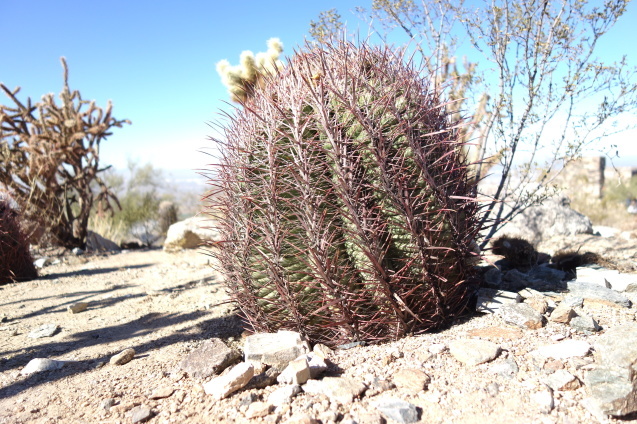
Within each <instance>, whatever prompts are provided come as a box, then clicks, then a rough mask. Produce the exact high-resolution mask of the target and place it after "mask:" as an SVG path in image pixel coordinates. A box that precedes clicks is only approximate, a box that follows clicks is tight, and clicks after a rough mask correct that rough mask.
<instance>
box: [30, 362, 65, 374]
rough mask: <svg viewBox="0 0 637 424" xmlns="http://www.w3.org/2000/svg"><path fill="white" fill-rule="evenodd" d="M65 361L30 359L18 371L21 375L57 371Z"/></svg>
mask: <svg viewBox="0 0 637 424" xmlns="http://www.w3.org/2000/svg"><path fill="white" fill-rule="evenodd" d="M66 363H67V361H56V360H55V359H46V358H35V359H31V360H30V361H29V363H28V364H27V365H26V366H25V367H24V368H23V369H22V371H20V374H22V375H29V374H34V373H36V372H42V371H52V370H59V369H60V368H62V367H63V366H64V365H65V364H66Z"/></svg>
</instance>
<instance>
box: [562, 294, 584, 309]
mask: <svg viewBox="0 0 637 424" xmlns="http://www.w3.org/2000/svg"><path fill="white" fill-rule="evenodd" d="M562 304H564V305H566V306H569V307H571V308H581V307H582V306H584V298H583V297H580V296H574V295H572V294H567V295H566V296H564V300H563V301H562Z"/></svg>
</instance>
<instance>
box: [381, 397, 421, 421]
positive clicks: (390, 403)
mask: <svg viewBox="0 0 637 424" xmlns="http://www.w3.org/2000/svg"><path fill="white" fill-rule="evenodd" d="M374 406H375V407H376V409H378V410H379V411H380V412H381V414H383V415H384V416H385V417H387V418H389V419H391V420H394V421H397V422H399V423H405V424H407V423H415V422H417V421H418V420H419V419H420V418H419V413H418V409H417V408H416V406H414V405H412V404H411V403H409V402H405V401H404V400H401V399H383V400H381V401H378V402H376V404H375V405H374Z"/></svg>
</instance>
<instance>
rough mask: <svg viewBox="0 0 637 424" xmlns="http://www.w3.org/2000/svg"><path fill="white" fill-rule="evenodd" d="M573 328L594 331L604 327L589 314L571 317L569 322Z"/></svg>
mask: <svg viewBox="0 0 637 424" xmlns="http://www.w3.org/2000/svg"><path fill="white" fill-rule="evenodd" d="M569 324H570V326H571V328H573V329H574V330H576V331H582V332H588V333H594V332H597V331H599V330H601V329H602V327H600V326H599V324H598V323H597V321H595V319H594V318H593V317H591V316H588V315H578V316H576V317H573V318H571V321H570V322H569Z"/></svg>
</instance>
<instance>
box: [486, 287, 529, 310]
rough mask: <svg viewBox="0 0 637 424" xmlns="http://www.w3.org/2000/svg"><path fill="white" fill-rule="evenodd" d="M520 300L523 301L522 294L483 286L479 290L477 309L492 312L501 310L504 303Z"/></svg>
mask: <svg viewBox="0 0 637 424" xmlns="http://www.w3.org/2000/svg"><path fill="white" fill-rule="evenodd" d="M519 302H522V296H520V295H519V294H518V293H515V292H509V291H504V290H495V289H486V288H482V289H480V290H478V301H477V303H476V311H478V312H482V313H486V314H492V313H494V312H496V311H497V310H499V309H500V308H501V307H502V305H504V304H507V303H519Z"/></svg>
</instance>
